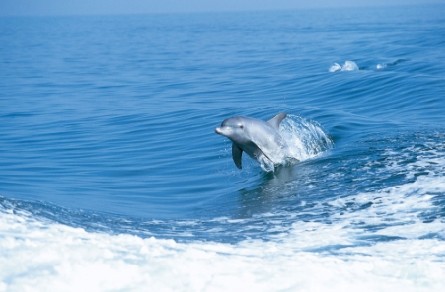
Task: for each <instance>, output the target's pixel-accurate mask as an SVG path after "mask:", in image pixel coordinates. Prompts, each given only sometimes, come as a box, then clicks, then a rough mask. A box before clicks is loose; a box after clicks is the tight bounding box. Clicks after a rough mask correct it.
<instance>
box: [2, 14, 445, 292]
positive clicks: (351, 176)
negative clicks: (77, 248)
mask: <svg viewBox="0 0 445 292" xmlns="http://www.w3.org/2000/svg"><path fill="white" fill-rule="evenodd" d="M444 8H445V7H443V6H425V7H395V8H366V9H365V8H361V9H359V8H356V9H342V10H340V9H339V10H335V9H333V10H302V11H287V12H285V11H281V12H240V13H207V14H204V13H203V14H163V15H133V16H69V17H7V18H0V43H1V44H2V45H1V46H0V68H1V70H0V137H1V138H0V217H1V218H2V220H3V221H4V222H5V223H4V224H5V225H4V226H3V229H2V231H0V245H1V246H2V250H3V253H2V252H0V256H1V257H2V260H4V261H5V263H6V261H7V260H11V259H13V258H17V255H18V254H22V253H24V252H27V251H28V250H31V247H29V246H27V247H26V246H25V247H23V248H21V249H20V248H19V249H13V248H11V246H12V245H10V242H11V240H13V239H14V240H19V239H20V238H25V239H26V238H28V237H27V235H26V234H30V233H26V232H28V231H26V232H25V231H23V228H26V229H27V230H28V229H29V230H31V231H34V232H36V230H39V231H41V232H42V236H41V237H38V238H34V240H35V241H36V242H37V243H39V242H40V243H42V244H45V245H46V244H47V242H46V240H47V238H48V237H51V236H53V237H54V236H55V237H56V240H55V242H56V243H57V238H58V237H57V234H58V233H57V232H60V231H57V232H55V231H54V233H52V232H53V231H52V229H51V228H52V227H53V226H59V225H55V224H62V226H66V227H67V228H71V227H75V228H81V229H83V230H86V232H87V234H90V235H91V234H100V235H107V236H110V237H109V238H108V240H109V241H110V245H117V242H115V241H113V240H114V239H110V238H114V237H112V236H116V235H133V236H136V237H135V238H138V239H141V240H148V238H152V239H153V240H159V242H154V243H153V242H151V241H150V243H149V244H150V248H151V250H153V249H156V248H161V247H162V248H166V246H165V242H164V241H161V240H164V239H166V240H174V242H176V243H178V244H183V245H184V246H183V247H182V248H181V250H182V251H183V250H185V251H186V252H187V251H190V250H193V249H194V248H195V246H196V245H198V244H201V243H203V242H208V243H212V244H221V245H225V246H226V247H227V248H229V247H230V248H231V249H232V248H233V249H234V250H235V251H233V250H231V251H230V252H227V254H225V253H226V251H225V249H223V251H221V254H223V255H222V260H221V261H218V260H217V261H216V262H222V261H225V260H230V259H231V256H234V255H238V254H237V252H236V251H238V250H243V251H244V248H245V247H244V245H245V243H246V241H252V240H253V241H255V242H256V245H255V244H252V246H251V250H254V251H258V252H260V251H261V250H263V249H264V245H266V244H276V245H274V249H273V250H280V251H283V254H284V255H289V259H293V256H297V255H298V256H299V255H300V253H302V252H304V253H305V254H306V253H308V254H309V255H310V256H311V257H312V256H320V258H317V259H318V261H317V260H309V261H308V262H305V263H306V264H308V263H315V264H314V265H315V266H314V268H315V267H319V266H318V265H317V263H320V266H323V265H324V266H326V265H328V266H329V264H332V263H331V262H329V263H327V262H325V261H328V260H330V259H332V258H337V259H339V260H343V259H345V257H353V256H356V255H358V254H360V255H363V254H365V255H368V256H369V257H370V258H374V257H377V258H379V256H382V254H383V256H382V257H383V260H386V259H387V258H386V257H388V258H390V257H391V256H393V254H385V253H384V252H383V251H382V250H380V249H379V247H380V246H381V245H385V244H391V245H392V246H391V249H392V250H393V251H394V250H395V251H397V252H400V253H403V256H406V255H407V254H408V255H409V254H412V253H413V254H414V255H413V256H412V257H410V256H406V258H405V257H403V256H401V258H402V260H401V261H400V262H397V263H396V264H395V265H396V267H395V270H397V269H398V268H400V269H402V268H401V267H405V266H406V264H407V263H412V262H414V261H421V262H423V263H427V264H428V265H427V267H430V268H431V269H429V270H426V268H425V270H419V269H414V270H410V271H404V270H403V269H402V270H403V271H404V272H401V273H400V274H397V273H396V275H395V276H394V273H393V271H394V267H392V266H390V268H391V269H389V268H388V271H387V274H391V275H392V276H394V277H399V278H398V280H399V282H397V281H395V283H398V284H399V285H401V286H407V287H414V288H419V287H424V288H425V289H429V288H438V287H439V288H440V287H445V283H444V282H443V280H441V281H440V280H439V281H438V279H440V278H437V277H435V276H437V275H438V274H440V273H441V272H444V271H445V268H444V267H445V257H444V255H445V251H444V245H445V199H444V195H445V143H444V140H445V114H444V113H445V102H444V98H445V60H444V58H443V56H444V52H445V38H444V35H445V34H444V32H445V14H444V13H443V11H444ZM346 61H352V62H354V63H355V64H356V65H357V67H358V68H357V69H356V70H352V71H336V72H331V71H334V70H330V68H332V66H333V65H335V63H338V64H339V65H340V66H341V65H342V64H344V63H345V62H346ZM282 111H284V112H287V113H288V114H289V116H288V118H286V120H285V126H284V127H285V128H283V129H282V131H283V133H286V134H288V135H290V137H291V138H290V139H296V138H300V139H302V140H304V139H306V138H307V139H309V140H310V141H309V140H308V142H307V143H306V144H305V147H303V148H304V149H303V150H304V151H306V152H305V153H306V154H307V155H306V156H305V158H307V159H303V160H302V161H301V162H300V163H297V164H295V165H292V166H287V167H282V168H280V169H279V170H277V171H276V172H274V173H266V172H264V171H263V170H262V169H261V168H260V166H259V165H258V164H257V163H255V162H254V161H252V160H251V159H250V158H248V157H245V158H244V160H243V163H244V166H245V167H244V168H243V170H242V171H240V170H238V169H237V168H236V167H235V165H234V163H233V161H232V158H231V144H230V142H229V141H228V140H225V139H224V138H223V137H221V136H218V135H216V134H215V133H214V129H215V127H217V126H219V125H220V123H221V122H222V121H223V120H224V119H225V118H227V117H231V116H235V115H245V116H251V117H255V118H259V119H264V120H267V119H269V118H271V117H272V116H274V115H275V114H276V113H278V112H282ZM286 125H287V128H286ZM303 128H304V129H306V132H305V131H303V130H302V129H303ZM317 131H318V132H317ZM316 133H321V136H319V135H316ZM326 139H327V140H326ZM326 141H328V142H326ZM295 147H296V148H298V146H295ZM317 147H321V148H317ZM296 150H298V151H300V150H301V149H296ZM311 151H312V152H311ZM311 153H312V154H313V155H309V154H311ZM11 216H17V217H11ZM11 218H12V219H11ZM23 218H26V219H23ZM17 222H19V223H20V224H18V223H17ZM33 222H34V223H33ZM35 222H39V224H40V225H35V224H36V223H35ZM42 225H43V227H42ZM11 226H12V227H11ZM14 226H15V227H14ZM36 226H37V227H36ZM8 228H12V229H8ZM329 228H333V229H332V230H331V229H329ZM45 230H46V231H45ZM76 230H77V229H76ZM327 230H328V231H327ZM22 231H23V232H24V233H23V234H24V235H20V234H21V232H22ZM31 231H29V232H31ZM31 233H32V232H31ZM32 234H34V233H32ZM64 236H66V235H64ZM70 236H73V238H74V239H76V238H77V239H79V240H80V239H81V238H85V236H86V235H85V234H82V235H76V234H74V235H72V234H70ZM77 236H78V237H77ZM91 236H92V235H91ZM289 238H291V239H289ZM28 239H29V238H28ZM327 239H329V240H327ZM30 240H31V239H30ZM59 240H60V241H63V239H62V235H60V238H59ZM18 242H22V241H20V240H19V241H18ZM169 242H170V241H169ZM314 242H317V244H315V243H314ZM15 244H16V245H15V246H17V245H18V243H15ZM119 244H122V246H121V251H122V253H124V254H125V250H127V249H130V248H131V246H132V245H131V244H128V245H126V244H125V243H119ZM144 244H145V243H144ZM60 246H62V244H59V245H58V244H55V247H56V248H57V247H60ZM97 246H99V244H97V243H94V242H93V243H89V245H87V249H94V247H97ZM416 246H421V247H422V248H416ZM425 246H427V247H425ZM238 248H239V249H238ZM166 249H168V248H166ZM202 249H203V250H205V248H202ZM383 250H385V251H386V250H390V248H388V249H386V248H384V249H383ZM419 250H422V251H423V250H427V252H426V253H425V254H418V253H417V252H418V251H419ZM182 251H177V253H178V254H176V256H178V257H180V255H182V254H183V253H182ZM39 252H41V253H42V254H45V249H42V250H38V251H37V253H39ZM241 254H244V253H241ZM283 254H278V258H281V257H280V255H283ZM77 256H78V258H77V259H79V258H81V259H82V258H83V259H84V260H85V262H84V264H85V265H86V264H88V263H87V260H86V258H89V256H87V255H86V252H85V253H82V252H81V253H79V254H78V255H77ZM138 256H140V255H138ZM122 257H123V259H126V257H125V256H122ZM154 257H155V256H154ZM251 257H253V258H255V256H254V255H251ZM104 258H106V256H104ZM104 258H102V259H104ZM160 258H161V259H162V260H164V261H163V262H162V263H163V264H165V263H166V262H168V261H169V260H171V259H170V257H168V256H165V258H164V257H162V255H161V256H160ZM235 258H236V259H238V257H236V256H235ZM150 259H153V258H150ZM205 259H206V260H208V258H205ZM354 259H355V258H354ZM379 259H381V257H380V258H379ZM59 260H60V261H61V262H63V259H62V258H59ZM80 261H81V262H82V260H80ZM262 261H263V262H261V263H263V264H264V263H266V264H267V265H269V267H272V268H273V267H274V264H276V265H275V266H276V267H277V268H276V271H277V270H279V269H278V267H279V266H283V262H279V263H276V262H274V261H272V262H267V260H265V259H262ZM264 261H265V262H264ZM388 261H389V262H391V260H388ZM149 262H150V261H149ZM346 262H348V263H349V264H348V263H345V264H344V266H343V270H347V271H349V270H351V271H352V270H353V269H356V268H357V267H356V266H354V265H352V264H350V263H351V260H350V259H349V261H346ZM150 263H152V262H150ZM205 263H207V261H204V259H203V262H202V263H201V264H202V265H201V267H204V264H205ZM243 263H244V262H243ZM289 263H290V262H287V261H284V266H286V264H289ZM20 264H23V263H20ZM39 264H41V266H42V267H47V265H46V264H42V263H39ZM133 264H134V263H133ZM145 264H146V263H136V264H135V265H136V266H138V267H139V268H140V269H143V268H144V267H145ZM374 264H375V266H376V267H379V262H374ZM397 264H399V265H398V266H397ZM16 265H19V263H18V262H16ZM171 265H173V266H177V265H179V263H178V262H174V261H173V262H171ZM429 265H431V266H429ZM154 266H155V267H164V266H163V265H162V264H160V263H158V262H157V263H155V264H154ZM198 266H199V265H198ZM240 266H241V267H242V264H241V265H240ZM72 268H74V267H72ZM309 270H310V269H309ZM390 270H391V271H390ZM234 271H236V272H239V271H240V270H236V269H235V270H234ZM244 271H246V270H244ZM247 271H251V272H252V273H256V272H257V271H255V270H253V269H252V270H249V269H247ZM289 271H292V269H290V270H289ZM431 271H433V272H434V273H433V272H431ZM300 272H301V274H302V275H305V277H306V278H307V279H309V280H308V281H310V279H312V280H314V281H315V280H316V277H314V275H312V276H310V275H308V274H304V273H303V271H300ZM368 272H369V271H368V270H366V269H365V270H363V273H359V275H358V279H360V280H362V281H364V283H365V284H366V282H367V281H366V280H369V283H371V280H373V281H374V280H375V279H379V278H378V277H377V276H376V277H377V278H372V276H370V274H371V275H374V274H373V273H372V272H371V273H368ZM1 273H3V274H1ZM308 273H309V272H308ZM382 273H383V274H385V270H383V272H382ZM49 274H51V275H52V278H50V279H53V278H55V279H58V280H60V281H63V280H64V279H65V278H62V277H59V278H58V277H57V275H59V274H57V273H56V272H54V273H52V272H50V273H49ZM215 274H216V275H218V272H215ZM260 274H261V273H260ZM377 274H378V273H377ZM169 275H170V274H168V273H167V274H166V275H165V276H166V277H167V278H168V276H169ZM179 275H182V276H184V277H182V278H181V276H179V277H178V278H180V279H182V280H185V279H189V278H190V277H189V274H187V275H185V274H181V273H179ZM284 275H285V274H284ZM0 276H2V277H0V279H2V283H1V284H0V290H1V289H2V288H4V289H8V288H11V287H12V288H14V287H15V288H17V287H22V288H23V287H27V286H26V281H27V280H29V281H31V279H34V276H35V274H33V272H32V269H31V270H29V271H28V273H26V272H25V273H22V274H20V275H19V274H17V273H16V274H8V272H7V271H3V272H0ZM170 276H171V275H170ZM177 276H178V275H177ZM388 277H389V276H388ZM50 279H48V278H45V281H46V282H48V281H49V280H50ZM337 279H338V281H339V282H337V284H338V287H343V286H342V285H343V284H344V285H346V284H345V283H343V282H341V280H340V279H341V275H339V276H338V277H337ZM385 279H388V278H385ZM416 279H424V281H423V282H422V281H420V280H419V282H415V283H414V284H415V285H414V286H410V285H412V284H413V282H410V281H411V280H412V281H415V280H416ZM20 281H24V282H20ZM147 281H148V280H147ZM178 281H179V280H178ZM406 281H407V282H406ZM377 282H378V281H377ZM24 283H25V284H24ZM42 283H43V282H42ZM68 283H69V281H68ZM132 283H133V284H134V282H132ZM257 283H258V282H257ZM299 283H300V282H297V283H293V284H294V285H289V286H286V287H287V288H289V287H291V288H292V287H294V288H295V287H300V288H301V286H299ZM362 283H363V282H362ZM369 283H368V284H369ZM373 283H374V282H373ZM378 283H383V284H382V285H384V284H388V283H393V282H391V279H390V280H388V281H387V282H385V281H383V282H378ZM300 284H301V283H300ZM310 284H313V283H312V282H310V283H309V284H308V285H309V286H303V287H312V288H313V287H314V286H311V285H310ZM349 284H351V285H352V286H354V285H353V284H354V283H349ZM14 285H17V286H14ZM20 285H22V286H20ZM45 285H46V284H45ZM373 285H374V284H373ZM434 285H436V286H434ZM31 287H32V286H31ZM122 287H123V288H125V287H127V288H128V287H129V286H125V285H124V286H122ZM186 287H188V288H187V289H185V290H195V291H196V289H195V288H202V287H201V286H196V285H195V286H194V285H190V286H186ZM218 287H222V286H218ZM286 287H284V288H286ZM336 287H337V286H336ZM368 287H370V288H369V290H372V289H371V288H382V287H376V286H372V285H371V286H368ZM383 287H384V288H388V287H389V286H383ZM101 288H104V287H101ZM133 288H134V287H133ZM164 288H165V287H164ZM170 288H172V287H170ZM183 288H184V287H183ZM275 288H276V286H275ZM221 289H222V288H221ZM377 290H378V289H377ZM374 291H375V290H374Z"/></svg>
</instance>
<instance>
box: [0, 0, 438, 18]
mask: <svg viewBox="0 0 445 292" xmlns="http://www.w3.org/2000/svg"><path fill="white" fill-rule="evenodd" d="M426 3H433V4H439V3H442V4H445V0H0V15H1V16H10V15H84V14H140V13H144V14H145V13H181V12H208V11H211V12H215V11H216V12H218V11H248V10H252V11H255V10H288V9H289V10H291V9H292V10H294V9H306V8H331V7H339V8H341V7H349V6H397V5H416V4H422V5H423V4H426Z"/></svg>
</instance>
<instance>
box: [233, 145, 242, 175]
mask: <svg viewBox="0 0 445 292" xmlns="http://www.w3.org/2000/svg"><path fill="white" fill-rule="evenodd" d="M242 155H243V149H241V148H240V147H239V146H238V145H236V144H235V143H232V158H233V162H235V165H236V167H238V168H239V169H241V168H242V167H241V157H242Z"/></svg>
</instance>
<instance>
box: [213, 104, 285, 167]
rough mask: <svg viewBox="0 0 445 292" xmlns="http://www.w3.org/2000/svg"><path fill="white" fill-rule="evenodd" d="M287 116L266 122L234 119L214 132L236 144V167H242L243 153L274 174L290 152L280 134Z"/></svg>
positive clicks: (280, 115)
mask: <svg viewBox="0 0 445 292" xmlns="http://www.w3.org/2000/svg"><path fill="white" fill-rule="evenodd" d="M285 117H286V113H279V114H277V115H276V116H274V117H273V118H272V119H270V120H268V121H267V122H266V121H263V120H259V119H254V118H249V117H242V116H237V117H232V118H228V119H225V120H224V121H223V122H222V123H221V126H220V127H218V128H216V129H215V132H216V133H217V134H219V135H222V136H225V137H227V138H229V139H230V140H231V141H232V142H233V144H232V158H233V161H234V162H235V165H236V167H238V168H239V169H241V168H242V165H241V157H242V154H243V151H244V152H246V153H247V154H248V155H249V156H250V157H251V158H253V159H255V160H257V161H258V162H259V163H260V165H261V166H262V167H263V169H265V170H266V171H272V170H274V167H275V166H277V165H279V164H281V163H282V162H283V160H284V159H285V156H286V153H287V151H286V149H287V146H286V144H285V142H284V140H283V138H282V137H281V135H280V133H279V132H278V128H279V126H280V123H281V121H282V120H283V119H284V118H285Z"/></svg>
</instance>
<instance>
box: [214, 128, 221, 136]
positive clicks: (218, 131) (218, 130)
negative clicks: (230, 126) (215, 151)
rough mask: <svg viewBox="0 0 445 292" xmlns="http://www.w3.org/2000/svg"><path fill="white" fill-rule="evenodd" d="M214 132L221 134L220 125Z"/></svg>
mask: <svg viewBox="0 0 445 292" xmlns="http://www.w3.org/2000/svg"><path fill="white" fill-rule="evenodd" d="M215 133H216V134H218V135H222V130H221V128H220V127H218V128H216V129H215Z"/></svg>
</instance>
